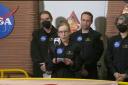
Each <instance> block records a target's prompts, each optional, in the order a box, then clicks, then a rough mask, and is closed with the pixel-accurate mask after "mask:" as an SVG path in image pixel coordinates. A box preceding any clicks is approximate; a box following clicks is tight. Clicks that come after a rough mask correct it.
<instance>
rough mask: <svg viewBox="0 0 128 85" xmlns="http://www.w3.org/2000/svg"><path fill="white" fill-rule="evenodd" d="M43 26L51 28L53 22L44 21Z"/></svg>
mask: <svg viewBox="0 0 128 85" xmlns="http://www.w3.org/2000/svg"><path fill="white" fill-rule="evenodd" d="M42 27H44V28H46V29H49V28H50V27H51V22H50V21H43V22H42Z"/></svg>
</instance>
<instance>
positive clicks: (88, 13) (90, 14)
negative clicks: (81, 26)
mask: <svg viewBox="0 0 128 85" xmlns="http://www.w3.org/2000/svg"><path fill="white" fill-rule="evenodd" d="M84 14H87V15H89V16H91V21H93V15H92V13H91V12H89V11H84V12H83V13H82V14H81V18H82V16H83V15H84Z"/></svg>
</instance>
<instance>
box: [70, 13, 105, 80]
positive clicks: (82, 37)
mask: <svg viewBox="0 0 128 85" xmlns="http://www.w3.org/2000/svg"><path fill="white" fill-rule="evenodd" d="M92 22H93V15H92V14H91V13H90V12H88V11H85V12H83V13H82V14H81V29H80V30H78V31H77V32H75V33H73V34H72V35H71V39H72V41H74V42H78V43H79V44H81V46H82V52H81V57H79V58H78V62H79V65H81V66H82V68H81V71H80V73H81V78H88V79H97V77H98V76H97V62H98V60H99V59H100V57H101V55H102V52H103V50H104V48H103V41H102V36H101V34H100V33H99V32H97V31H95V30H93V29H92V28H91V27H90V26H91V24H92Z"/></svg>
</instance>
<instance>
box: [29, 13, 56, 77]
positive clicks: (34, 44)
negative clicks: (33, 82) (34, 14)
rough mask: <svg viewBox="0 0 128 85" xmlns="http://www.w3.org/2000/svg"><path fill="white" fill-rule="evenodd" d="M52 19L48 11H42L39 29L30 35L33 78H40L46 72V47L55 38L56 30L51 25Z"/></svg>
mask: <svg viewBox="0 0 128 85" xmlns="http://www.w3.org/2000/svg"><path fill="white" fill-rule="evenodd" d="M52 19H53V18H52V15H51V13H50V12H49V11H42V12H41V13H40V24H41V26H40V29H36V30H34V32H33V33H32V36H33V38H32V41H31V57H32V63H33V75H34V77H42V75H43V73H44V72H45V71H46V67H45V60H46V58H47V55H48V47H49V44H50V43H51V42H52V41H53V40H54V37H56V36H57V29H55V28H54V26H53V25H52V24H51V23H52Z"/></svg>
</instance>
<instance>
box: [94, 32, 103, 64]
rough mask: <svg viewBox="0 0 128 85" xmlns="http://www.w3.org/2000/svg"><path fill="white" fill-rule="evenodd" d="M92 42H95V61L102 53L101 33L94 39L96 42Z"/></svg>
mask: <svg viewBox="0 0 128 85" xmlns="http://www.w3.org/2000/svg"><path fill="white" fill-rule="evenodd" d="M94 43H95V52H96V59H95V61H96V62H97V61H98V60H99V59H100V57H101V56H102V53H103V51H104V44H103V39H102V35H101V34H100V35H99V36H98V38H97V39H96V42H94Z"/></svg>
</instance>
